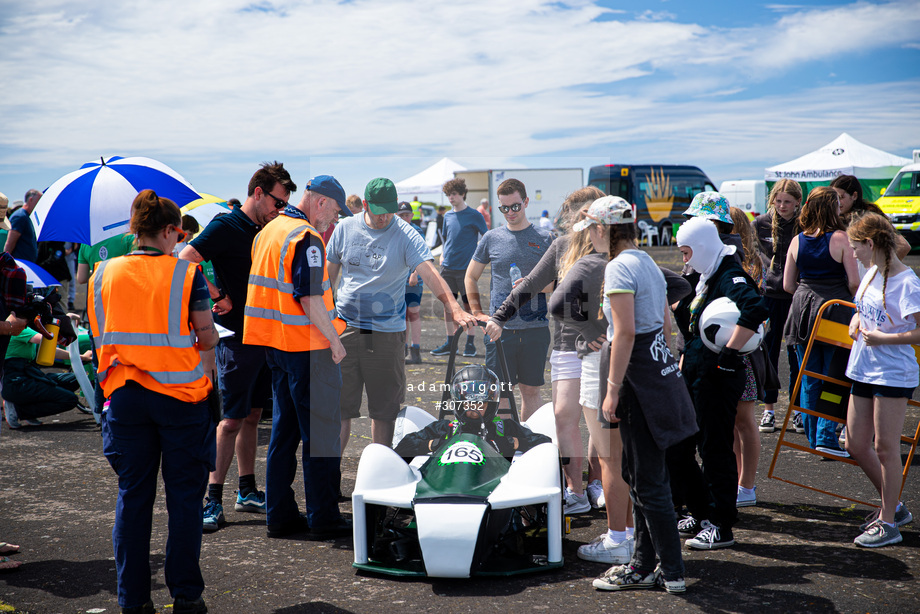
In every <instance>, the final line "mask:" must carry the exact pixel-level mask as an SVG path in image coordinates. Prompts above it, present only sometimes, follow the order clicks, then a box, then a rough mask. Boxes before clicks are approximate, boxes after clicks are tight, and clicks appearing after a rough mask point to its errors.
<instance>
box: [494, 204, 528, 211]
mask: <svg viewBox="0 0 920 614" xmlns="http://www.w3.org/2000/svg"><path fill="white" fill-rule="evenodd" d="M523 206H524V203H514V204H513V205H511V206H510V207H509V206H508V205H501V206H499V208H498V210H499V211H501V212H502V213H508V211H509V210H510V211H514V212H515V213H517V212H518V211H520V210H521V207H523Z"/></svg>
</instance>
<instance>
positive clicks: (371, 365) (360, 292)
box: [326, 178, 475, 451]
mask: <svg viewBox="0 0 920 614" xmlns="http://www.w3.org/2000/svg"><path fill="white" fill-rule="evenodd" d="M398 207H399V203H398V200H397V196H396V186H395V185H393V182H392V181H390V180H389V179H385V178H378V179H373V180H371V182H370V183H368V184H367V188H366V189H365V191H364V213H363V214H362V215H355V216H354V217H350V218H347V219H345V220H343V221H342V222H341V223H339V225H338V226H336V227H335V230H334V231H333V232H332V236H331V237H330V238H329V244H328V245H327V246H326V261H327V263H328V264H327V270H328V272H329V280H330V281H331V282H332V284H333V285H335V283H336V278H337V277H338V274H339V271H341V272H342V283H341V285H340V286H339V289H338V293H337V295H336V310H337V312H338V316H339V317H340V318H342V319H343V320H345V323H346V324H347V326H346V328H345V331H344V332H343V333H342V334H341V336H340V337H341V340H342V345H343V346H345V351H346V355H345V359H344V360H343V361H342V363H341V368H342V395H341V410H342V430H341V438H342V442H341V443H342V450H343V451H344V450H345V446H346V444H347V443H348V438H349V435H350V433H351V420H352V418H357V417H358V416H359V409H360V407H361V397H362V392H364V391H365V390H366V392H367V411H368V414H369V415H370V417H371V435H372V437H373V440H374V443H381V444H383V445H385V446H389V445H390V444H391V443H392V441H393V429H394V426H395V424H396V414H398V413H399V410H400V408H401V406H402V404H403V402H404V401H405V396H406V356H405V351H404V347H405V342H406V278H407V277H408V276H409V273H411V272H412V271H415V272H416V273H418V274H419V276H421V278H422V279H423V280H424V282H425V285H427V286H428V287H429V288H431V292H432V294H434V296H436V297H437V298H438V300H440V301H441V302H442V303H444V310H445V313H447V314H450V317H452V318H453V320H454V322H456V324H457V325H458V326H462V327H463V328H465V329H467V330H469V328H470V327H471V326H473V325H474V324H475V318H473V316H471V315H470V314H468V313H467V312H465V311H463V310H462V309H461V308H460V305H458V304H457V301H456V300H455V299H454V297H453V295H452V294H451V293H450V289H449V288H448V287H447V284H446V283H445V281H444V279H443V278H442V277H441V276H440V275H439V274H438V272H437V270H435V268H434V265H433V264H432V260H433V257H432V255H431V251H430V250H429V249H428V246H427V245H426V244H425V239H424V238H423V237H422V236H421V235H420V234H419V233H418V232H416V230H415V229H414V228H412V226H410V225H409V224H407V223H406V222H404V221H403V220H401V219H399V218H398V217H396V216H394V214H395V213H396V210H397V209H398Z"/></svg>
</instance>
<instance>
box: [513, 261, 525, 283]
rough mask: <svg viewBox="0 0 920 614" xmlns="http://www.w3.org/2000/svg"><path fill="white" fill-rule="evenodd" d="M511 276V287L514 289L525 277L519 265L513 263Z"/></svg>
mask: <svg viewBox="0 0 920 614" xmlns="http://www.w3.org/2000/svg"><path fill="white" fill-rule="evenodd" d="M510 275H511V287H512V288H513V287H514V285H515V284H516V283H517V282H518V281H520V279H521V277H523V275H521V269H519V268H518V265H517V263H515V262H512V263H511V271H510Z"/></svg>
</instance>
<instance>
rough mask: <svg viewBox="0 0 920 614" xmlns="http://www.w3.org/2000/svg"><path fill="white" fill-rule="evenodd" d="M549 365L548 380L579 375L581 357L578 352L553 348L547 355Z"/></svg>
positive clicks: (575, 377) (578, 376)
mask: <svg viewBox="0 0 920 614" xmlns="http://www.w3.org/2000/svg"><path fill="white" fill-rule="evenodd" d="M549 366H550V375H549V377H550V381H553V382H555V381H556V380H560V379H579V378H580V377H581V358H579V357H578V352H560V351H559V350H553V351H552V352H550V355H549Z"/></svg>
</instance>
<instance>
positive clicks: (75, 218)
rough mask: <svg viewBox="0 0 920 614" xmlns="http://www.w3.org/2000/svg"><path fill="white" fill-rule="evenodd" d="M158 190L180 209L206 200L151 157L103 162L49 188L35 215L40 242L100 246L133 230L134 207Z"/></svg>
mask: <svg viewBox="0 0 920 614" xmlns="http://www.w3.org/2000/svg"><path fill="white" fill-rule="evenodd" d="M148 189H150V190H153V191H154V192H156V193H157V196H161V197H163V198H168V199H170V200H172V201H174V202H175V203H176V204H177V205H179V206H180V207H182V206H184V205H186V204H188V203H190V202H192V201H193V200H196V199H198V198H201V196H200V195H199V194H198V193H197V192H196V191H195V189H194V188H192V186H191V185H190V184H189V183H188V182H187V181H186V180H185V179H183V178H182V176H181V175H179V173H177V172H176V171H174V170H172V169H171V168H169V167H168V166H166V165H165V164H163V163H161V162H157V161H156V160H151V159H150V158H142V157H131V158H122V157H120V156H112V157H111V158H107V159H103V158H100V161H99V162H87V163H86V164H84V165H83V166H82V167H80V170H77V171H74V172H72V173H69V174H67V175H64V176H63V177H61V178H60V179H58V180H57V181H55V182H54V183H53V184H52V185H51V187H49V188H48V189H47V190H45V193H44V195H43V196H42V198H41V200H39V201H38V204H37V205H36V206H35V210H34V211H32V215H31V216H30V217H31V219H32V223H33V224H34V225H35V233H36V236H37V237H38V240H39V241H72V242H74V243H82V244H84V245H95V244H96V243H98V242H99V241H102V240H103V239H108V238H109V237H114V236H116V235H120V234H122V233H125V232H128V222H129V221H130V218H131V203H132V202H134V198H135V197H136V196H137V194H138V192H140V191H142V190H148Z"/></svg>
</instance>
